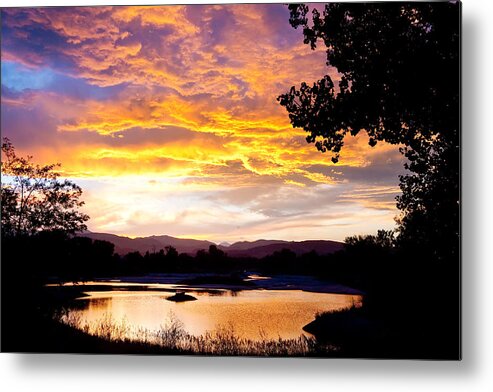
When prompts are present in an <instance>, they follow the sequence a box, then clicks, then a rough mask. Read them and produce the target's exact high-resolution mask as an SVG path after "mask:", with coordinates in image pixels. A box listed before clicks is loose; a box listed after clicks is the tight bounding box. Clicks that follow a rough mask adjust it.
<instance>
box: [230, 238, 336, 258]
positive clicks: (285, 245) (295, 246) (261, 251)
mask: <svg viewBox="0 0 493 392" xmlns="http://www.w3.org/2000/svg"><path fill="white" fill-rule="evenodd" d="M257 242H259V241H255V242H252V243H250V244H251V245H253V246H252V247H250V248H247V247H246V244H244V245H243V244H242V246H241V249H234V248H233V246H234V245H235V244H233V245H231V246H230V247H229V248H227V249H225V252H226V253H227V254H228V255H229V256H232V257H256V258H262V257H265V256H268V255H271V254H272V253H274V252H276V251H281V250H283V249H289V250H291V251H292V252H294V253H296V255H297V256H299V255H302V254H304V253H308V252H311V251H315V252H317V253H318V254H319V255H326V254H329V253H334V252H336V251H338V250H341V249H342V247H343V246H344V244H343V243H342V242H337V241H323V240H310V241H299V242H298V241H290V242H288V241H263V240H261V243H263V242H265V243H268V242H271V243H270V244H265V245H260V246H255V243H257Z"/></svg>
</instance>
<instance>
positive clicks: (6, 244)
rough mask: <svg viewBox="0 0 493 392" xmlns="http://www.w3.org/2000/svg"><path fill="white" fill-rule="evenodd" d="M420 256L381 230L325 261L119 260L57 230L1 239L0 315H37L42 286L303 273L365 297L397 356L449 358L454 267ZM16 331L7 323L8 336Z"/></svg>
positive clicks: (278, 256)
mask: <svg viewBox="0 0 493 392" xmlns="http://www.w3.org/2000/svg"><path fill="white" fill-rule="evenodd" d="M419 252H420V250H419V249H416V250H415V251H414V252H412V251H409V249H407V248H406V249H405V250H403V249H401V248H399V247H398V244H396V243H395V242H394V240H393V238H392V235H391V234H390V232H384V231H380V232H379V233H378V234H377V235H376V236H372V235H369V236H363V237H361V236H360V237H349V238H347V239H346V242H345V246H344V248H343V250H341V251H338V252H336V253H333V254H329V255H318V254H317V253H316V252H309V253H306V254H303V255H301V256H297V255H296V254H295V253H294V252H292V251H290V250H288V249H283V250H281V251H276V252H274V253H273V254H272V255H269V256H266V257H264V258H262V259H254V258H232V257H229V256H228V255H227V253H225V252H223V251H222V250H220V249H219V248H217V247H216V246H214V245H212V246H210V247H209V249H207V250H200V251H198V252H197V253H196V254H195V255H188V254H184V253H182V254H178V252H177V251H176V249H175V248H173V247H166V248H165V249H161V250H159V251H157V252H146V253H145V254H144V255H142V254H140V253H139V252H131V253H128V254H126V255H118V254H115V253H114V245H113V244H112V243H110V242H107V241H100V240H92V239H90V238H84V237H73V236H69V235H67V234H64V233H61V232H40V233H38V234H36V235H33V236H24V237H22V236H18V237H6V238H2V261H3V262H2V314H3V315H5V316H9V319H11V320H12V319H13V318H12V317H14V319H17V320H19V321H21V320H22V317H24V316H29V315H30V314H35V313H36V310H35V309H36V308H37V307H38V306H39V300H40V297H39V296H40V295H44V294H42V293H43V292H42V290H41V287H42V285H44V284H45V283H49V282H51V283H53V282H63V281H79V282H80V281H85V280H90V279H93V278H97V277H116V276H124V275H144V274H148V273H193V272H197V273H204V272H209V273H211V272H212V273H223V274H230V275H231V274H235V275H236V276H241V274H243V273H244V272H245V271H251V272H257V273H261V274H262V273H263V274H300V275H302V274H306V275H313V276H316V277H319V278H322V279H328V280H331V281H334V282H338V283H341V284H344V285H347V286H349V287H354V288H357V289H360V290H362V291H364V292H365V296H364V307H365V309H366V314H367V316H368V317H369V318H373V319H378V320H382V321H383V322H385V323H386V325H387V326H388V328H389V329H390V330H391V331H392V333H393V334H396V335H397V336H398V339H399V342H400V344H407V345H408V347H407V348H405V347H403V348H402V353H403V354H405V355H408V356H409V355H411V356H412V352H413V350H414V345H416V344H418V341H419V342H420V343H419V346H416V347H420V349H419V350H421V351H417V352H416V357H423V355H424V354H423V351H422V347H423V344H426V346H427V350H428V351H427V353H426V355H424V356H425V357H426V356H429V357H430V358H434V357H443V358H453V357H454V355H456V352H457V349H456V348H457V344H458V343H457V336H458V329H459V313H458V307H457V304H458V301H459V288H460V286H459V271H458V270H457V269H455V268H454V265H453V263H435V262H433V260H431V256H430V257H426V256H424V255H423V254H420V253H419ZM418 255H419V257H418ZM6 298H9V300H8V301H6V300H5V299H6ZM29 309H31V310H29ZM19 312H20V313H19ZM24 323H26V321H24ZM16 325H17V323H16V324H14V325H10V328H9V329H8V330H10V331H11V332H10V333H13V332H12V330H14V331H15V328H17V327H16ZM6 331H7V329H6V330H5V331H4V332H5V335H4V337H5V336H7V332H6ZM403 337H405V338H403ZM423 342H424V343H423ZM410 353H411V354H410Z"/></svg>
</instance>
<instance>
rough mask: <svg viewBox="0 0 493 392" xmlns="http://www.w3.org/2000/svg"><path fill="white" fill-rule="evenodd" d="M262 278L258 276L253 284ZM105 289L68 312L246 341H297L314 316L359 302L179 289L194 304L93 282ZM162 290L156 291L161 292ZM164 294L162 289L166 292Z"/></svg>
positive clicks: (151, 288) (85, 318)
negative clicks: (229, 333)
mask: <svg viewBox="0 0 493 392" xmlns="http://www.w3.org/2000/svg"><path fill="white" fill-rule="evenodd" d="M260 279H261V278H260V277H259V279H258V280H260ZM97 284H98V285H99V286H100V285H101V284H104V285H108V286H110V288H111V291H106V290H105V291H97V290H91V285H90V284H89V285H88V286H87V291H85V293H86V294H87V295H88V297H85V298H81V299H78V300H77V306H75V307H74V308H72V309H71V310H70V314H71V316H72V317H73V316H75V317H77V318H79V319H80V321H82V323H83V324H86V323H87V324H88V325H89V326H95V325H96V324H97V323H98V322H100V321H101V320H103V319H105V318H108V317H111V319H112V321H113V322H116V323H120V322H122V321H123V320H124V322H125V323H126V324H127V325H129V326H131V327H132V329H134V330H135V329H139V328H141V329H147V330H150V331H154V330H158V329H160V328H161V326H166V325H168V324H169V323H170V320H171V319H175V320H176V319H177V320H179V321H180V322H181V323H182V324H183V327H184V329H185V330H186V331H187V332H188V333H189V334H191V335H195V336H198V335H203V334H204V333H206V332H208V331H209V332H212V331H215V330H217V329H218V328H228V329H232V330H234V333H235V334H236V335H237V336H238V337H242V338H248V339H251V340H264V339H277V338H279V337H281V338H284V339H289V338H298V337H299V336H300V335H307V336H309V334H308V333H306V332H304V331H303V330H302V327H303V326H304V325H306V324H308V323H309V322H311V321H312V320H313V319H314V318H315V314H316V313H317V312H324V311H330V310H337V309H343V308H347V307H350V306H352V305H353V304H355V305H359V304H361V301H362V297H361V296H360V295H356V294H334V293H326V292H325V293H317V292H307V291H303V290H299V289H294V290H292V289H281V290H280V289H263V288H260V289H256V288H253V289H246V290H241V291H237V290H229V289H218V288H214V289H210V288H203V287H202V288H200V289H198V288H196V287H186V286H184V285H180V291H186V292H187V294H189V295H192V296H193V297H195V298H196V299H197V300H195V301H187V302H173V301H169V300H167V298H168V297H170V296H172V295H173V294H174V292H173V290H175V289H176V287H177V286H176V284H157V283H150V284H149V285H148V286H145V287H147V289H148V290H143V289H142V286H140V284H139V285H138V284H135V287H136V288H139V289H138V290H137V289H136V290H133V289H132V286H130V287H128V283H125V288H124V289H121V288H120V287H121V286H122V285H123V284H122V283H119V282H104V283H101V282H97ZM160 290H161V291H160ZM165 290H167V291H165Z"/></svg>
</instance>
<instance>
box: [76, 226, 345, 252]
mask: <svg viewBox="0 0 493 392" xmlns="http://www.w3.org/2000/svg"><path fill="white" fill-rule="evenodd" d="M80 236H81V237H89V238H92V239H93V240H104V241H109V242H112V243H113V244H115V253H118V254H120V255H125V254H127V253H129V252H135V251H137V252H140V253H142V254H144V253H145V252H147V251H149V252H159V250H160V249H164V248H165V247H166V246H172V247H174V248H176V250H177V251H178V252H179V253H188V254H191V255H194V254H195V253H197V251H198V250H200V249H206V250H207V249H209V246H210V245H215V244H214V243H213V242H210V241H201V240H194V239H187V238H176V237H171V236H168V235H160V236H155V235H153V236H149V237H137V238H129V237H124V236H119V235H115V234H107V233H92V232H85V233H83V234H81V235H80ZM342 247H343V243H342V242H337V241H323V240H309V241H281V240H257V241H240V242H235V243H234V244H231V245H229V246H225V245H218V248H219V249H221V250H223V251H224V252H226V253H227V254H228V255H229V256H231V257H256V258H262V257H264V256H268V255H270V254H272V253H274V252H276V251H281V250H282V249H289V250H291V251H293V252H294V253H296V254H297V255H301V254H304V253H308V252H311V251H315V252H317V253H318V254H320V255H324V254H329V253H333V252H336V251H338V250H340V249H342Z"/></svg>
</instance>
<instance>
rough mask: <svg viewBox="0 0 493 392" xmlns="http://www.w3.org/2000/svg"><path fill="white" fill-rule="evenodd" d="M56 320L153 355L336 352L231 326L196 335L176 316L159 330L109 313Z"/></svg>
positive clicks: (57, 317)
mask: <svg viewBox="0 0 493 392" xmlns="http://www.w3.org/2000/svg"><path fill="white" fill-rule="evenodd" d="M54 318H55V320H56V321H58V322H61V323H63V324H65V325H68V326H70V327H72V328H75V329H77V330H80V331H82V332H84V333H86V334H88V335H91V336H95V337H97V338H99V339H102V340H104V341H106V342H112V343H123V344H136V345H139V346H140V347H144V348H145V347H147V348H148V349H149V351H152V352H156V349H157V351H158V352H162V353H163V354H165V353H177V354H199V355H224V356H240V355H242V356H243V355H249V356H320V355H327V353H335V352H336V351H337V348H336V347H335V346H331V345H321V344H319V343H318V342H317V341H316V339H314V338H312V337H307V336H304V335H300V336H299V337H298V338H295V339H282V338H280V337H279V338H278V339H268V338H266V336H265V334H264V333H262V331H260V332H259V334H260V340H251V339H245V338H241V337H239V336H238V335H237V334H236V332H235V329H234V327H233V325H231V324H229V325H226V326H219V327H217V328H216V329H215V330H214V331H208V332H206V333H204V334H202V335H200V336H194V335H191V334H189V333H188V332H187V331H186V330H185V329H184V325H183V323H182V322H181V321H180V320H178V319H177V318H176V317H175V315H174V314H173V313H170V314H169V316H168V319H167V320H166V322H165V324H164V325H161V327H160V328H159V329H157V330H150V329H147V328H143V327H135V326H132V325H130V324H129V323H128V321H127V320H126V319H122V320H114V319H113V318H112V316H111V315H110V314H105V315H104V316H103V317H102V318H101V319H100V320H98V321H96V322H91V323H89V322H87V321H86V320H84V319H82V317H81V315H80V314H78V313H76V312H66V311H63V312H58V313H57V314H56V315H55V316H54ZM144 351H145V350H144Z"/></svg>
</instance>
